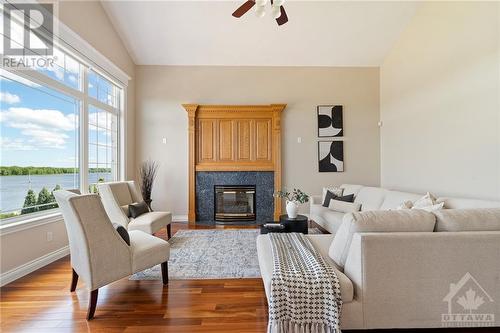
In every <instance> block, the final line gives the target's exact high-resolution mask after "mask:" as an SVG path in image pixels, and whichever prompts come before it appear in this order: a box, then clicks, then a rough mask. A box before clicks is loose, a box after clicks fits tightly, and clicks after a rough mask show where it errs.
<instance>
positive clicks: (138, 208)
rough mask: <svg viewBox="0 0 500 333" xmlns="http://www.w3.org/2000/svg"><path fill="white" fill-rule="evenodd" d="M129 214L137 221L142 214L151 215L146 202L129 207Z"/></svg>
mask: <svg viewBox="0 0 500 333" xmlns="http://www.w3.org/2000/svg"><path fill="white" fill-rule="evenodd" d="M128 212H129V215H130V217H133V218H134V219H135V218H137V217H138V216H140V215H142V214H145V213H149V207H148V205H147V204H146V203H145V202H144V201H142V202H135V203H133V204H130V205H128Z"/></svg>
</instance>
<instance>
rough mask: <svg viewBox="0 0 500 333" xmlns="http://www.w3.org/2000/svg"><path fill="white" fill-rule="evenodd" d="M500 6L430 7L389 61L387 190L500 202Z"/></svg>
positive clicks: (385, 77) (384, 109) (384, 108)
mask: <svg viewBox="0 0 500 333" xmlns="http://www.w3.org/2000/svg"><path fill="white" fill-rule="evenodd" d="M498 8H499V4H498V3H496V2H475V3H474V2H426V3H424V4H422V5H421V7H420V8H419V10H418V11H417V13H416V15H415V17H414V19H413V20H412V21H411V22H410V24H409V25H408V27H407V28H406V30H405V31H404V32H403V34H402V35H401V38H400V39H399V41H398V42H397V43H396V44H395V46H394V48H393V49H392V51H391V52H390V53H389V55H388V56H387V58H386V60H385V62H384V64H383V66H382V67H381V72H380V76H381V80H380V90H381V119H382V121H383V123H384V124H383V127H382V130H381V182H382V186H384V187H390V188H398V189H403V190H412V191H417V192H425V191H433V192H436V193H438V194H443V195H455V196H463V197H473V198H485V199H496V200H500V108H499V96H500V90H499V88H500V85H499V77H500V76H499V74H500V67H499V61H500V54H499V30H498V29H499V26H498V19H499V9H498Z"/></svg>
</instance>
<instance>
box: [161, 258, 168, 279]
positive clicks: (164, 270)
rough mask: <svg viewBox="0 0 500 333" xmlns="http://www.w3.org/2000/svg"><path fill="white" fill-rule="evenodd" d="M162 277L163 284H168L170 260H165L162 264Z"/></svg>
mask: <svg viewBox="0 0 500 333" xmlns="http://www.w3.org/2000/svg"><path fill="white" fill-rule="evenodd" d="M161 277H162V280H163V284H164V285H167V284H168V261H165V262H164V263H162V264H161Z"/></svg>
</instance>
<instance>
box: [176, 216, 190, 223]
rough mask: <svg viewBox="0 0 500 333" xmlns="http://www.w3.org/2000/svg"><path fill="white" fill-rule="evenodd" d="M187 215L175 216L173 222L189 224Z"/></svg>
mask: <svg viewBox="0 0 500 333" xmlns="http://www.w3.org/2000/svg"><path fill="white" fill-rule="evenodd" d="M187 220H188V216H187V215H174V216H172V222H187Z"/></svg>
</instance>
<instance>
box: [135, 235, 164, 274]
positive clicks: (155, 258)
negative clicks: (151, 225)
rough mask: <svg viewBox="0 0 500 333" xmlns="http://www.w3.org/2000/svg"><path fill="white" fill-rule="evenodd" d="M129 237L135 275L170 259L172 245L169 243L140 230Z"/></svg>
mask: <svg viewBox="0 0 500 333" xmlns="http://www.w3.org/2000/svg"><path fill="white" fill-rule="evenodd" d="M129 235H130V250H131V252H132V272H133V273H136V272H140V271H142V270H145V269H146V268H150V267H153V266H155V265H157V264H158V263H161V262H165V261H167V260H168V258H169V257H170V245H169V244H168V242H167V241H164V240H163V239H161V238H159V237H155V236H151V235H148V234H146V233H144V232H142V231H139V230H133V231H130V232H129Z"/></svg>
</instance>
